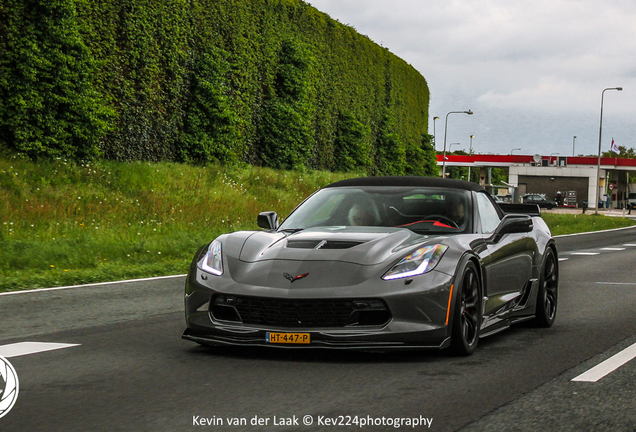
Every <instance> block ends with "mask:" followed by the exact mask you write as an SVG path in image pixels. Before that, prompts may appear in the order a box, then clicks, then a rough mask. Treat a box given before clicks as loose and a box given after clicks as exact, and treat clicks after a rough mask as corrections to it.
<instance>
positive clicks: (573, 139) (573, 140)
mask: <svg viewBox="0 0 636 432" xmlns="http://www.w3.org/2000/svg"><path fill="white" fill-rule="evenodd" d="M575 142H576V135H574V138H572V156H574V143H575Z"/></svg>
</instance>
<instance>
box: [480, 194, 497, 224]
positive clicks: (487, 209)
mask: <svg viewBox="0 0 636 432" xmlns="http://www.w3.org/2000/svg"><path fill="white" fill-rule="evenodd" d="M477 211H478V212H479V218H480V219H481V230H482V232H483V233H485V234H490V233H491V232H493V231H494V230H495V229H496V228H497V226H498V225H499V221H500V219H499V212H498V211H497V209H496V208H495V206H494V205H493V203H492V201H490V200H489V199H488V197H487V196H486V195H485V194H483V193H478V194H477Z"/></svg>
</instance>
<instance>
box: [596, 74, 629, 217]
mask: <svg viewBox="0 0 636 432" xmlns="http://www.w3.org/2000/svg"><path fill="white" fill-rule="evenodd" d="M607 90H618V91H622V90H623V87H608V88H606V89H603V91H602V92H601V120H600V121H599V126H598V164H597V166H596V181H597V182H598V185H597V188H596V191H597V193H598V196H597V197H596V210H595V211H594V214H598V199H599V198H600V197H601V183H600V179H599V177H600V175H601V137H602V136H603V97H604V96H605V92H606V91H607Z"/></svg>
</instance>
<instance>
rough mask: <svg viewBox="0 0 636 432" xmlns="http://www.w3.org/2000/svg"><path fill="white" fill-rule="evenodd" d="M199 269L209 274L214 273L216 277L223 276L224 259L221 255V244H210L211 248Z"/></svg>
mask: <svg viewBox="0 0 636 432" xmlns="http://www.w3.org/2000/svg"><path fill="white" fill-rule="evenodd" d="M198 265H199V268H200V269H201V270H203V271H205V272H207V273H212V274H213V275H216V276H221V275H222V274H223V258H222V254H221V243H220V242H218V241H217V240H214V241H213V242H212V243H210V247H208V251H207V253H206V254H205V256H204V257H203V259H201V261H199V263H198Z"/></svg>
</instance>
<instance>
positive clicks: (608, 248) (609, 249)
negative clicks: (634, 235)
mask: <svg viewBox="0 0 636 432" xmlns="http://www.w3.org/2000/svg"><path fill="white" fill-rule="evenodd" d="M601 250H606V251H622V250H625V248H619V247H604V248H601Z"/></svg>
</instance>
